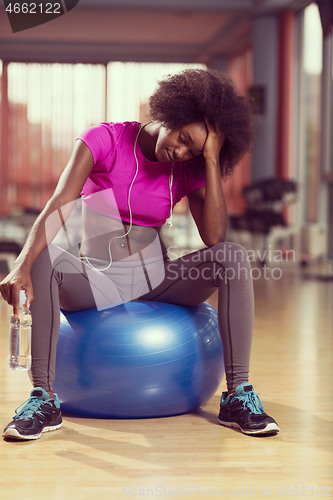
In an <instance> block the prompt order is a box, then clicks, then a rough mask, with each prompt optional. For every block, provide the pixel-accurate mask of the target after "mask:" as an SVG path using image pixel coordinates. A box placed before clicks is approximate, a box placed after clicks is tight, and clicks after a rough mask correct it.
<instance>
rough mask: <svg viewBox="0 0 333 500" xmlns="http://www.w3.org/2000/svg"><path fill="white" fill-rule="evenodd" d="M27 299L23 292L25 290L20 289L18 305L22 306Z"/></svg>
mask: <svg viewBox="0 0 333 500" xmlns="http://www.w3.org/2000/svg"><path fill="white" fill-rule="evenodd" d="M26 300H27V296H26V294H25V290H20V306H24V304H25V302H26Z"/></svg>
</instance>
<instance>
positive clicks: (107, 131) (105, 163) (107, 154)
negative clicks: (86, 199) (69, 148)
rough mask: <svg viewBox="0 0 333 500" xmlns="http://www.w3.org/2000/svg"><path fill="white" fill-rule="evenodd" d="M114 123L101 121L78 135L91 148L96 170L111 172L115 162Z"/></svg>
mask: <svg viewBox="0 0 333 500" xmlns="http://www.w3.org/2000/svg"><path fill="white" fill-rule="evenodd" d="M110 125H112V124H107V123H104V122H103V123H99V124H98V125H93V126H91V127H88V128H86V129H85V130H84V131H83V132H82V133H81V134H80V135H79V136H78V137H77V139H80V140H81V141H83V142H84V143H85V144H86V146H88V148H89V149H90V152H91V154H92V156H93V159H94V171H95V172H98V171H99V172H110V170H111V167H112V165H113V162H114V156H115V147H114V143H115V141H114V138H113V134H112V127H110Z"/></svg>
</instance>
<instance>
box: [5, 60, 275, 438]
mask: <svg viewBox="0 0 333 500" xmlns="http://www.w3.org/2000/svg"><path fill="white" fill-rule="evenodd" d="M150 115H151V119H152V121H150V122H149V123H146V124H139V123H137V122H125V123H116V124H114V123H102V124H99V125H96V126H93V127H90V128H88V129H87V130H85V131H84V132H83V133H82V134H81V136H80V137H79V138H78V140H77V141H76V144H75V147H74V149H73V153H72V156H71V158H70V160H69V163H68V165H67V166H66V168H65V170H64V172H63V173H62V175H61V177H60V180H59V183H58V185H57V187H56V189H55V192H54V194H53V196H52V198H51V199H50V200H49V202H48V203H47V205H46V207H45V208H44V210H43V211H42V213H41V214H40V216H39V217H38V219H37V220H36V222H35V224H34V226H33V228H32V230H31V232H30V234H29V236H28V238H27V241H26V244H25V246H24V248H23V250H22V252H21V254H20V255H19V257H18V258H17V260H16V261H15V265H14V268H13V270H12V271H11V273H10V274H9V275H8V276H7V277H6V278H5V279H4V280H3V281H2V283H1V284H0V290H1V293H2V295H3V297H4V298H5V300H6V301H7V302H8V303H9V304H11V305H13V309H14V314H17V312H18V302H19V290H20V289H24V290H25V291H26V295H27V303H28V305H30V304H31V306H30V309H31V314H32V324H33V330H32V368H31V377H32V381H33V385H34V389H33V390H32V391H31V394H30V397H29V399H28V400H27V403H26V404H25V406H23V408H21V410H20V411H19V412H18V413H16V415H15V416H14V418H13V420H12V421H11V422H10V423H9V424H8V425H7V426H6V428H5V430H4V433H3V436H4V437H5V438H11V439H21V440H26V439H37V438H39V437H40V435H41V433H42V432H46V431H49V430H55V429H58V428H60V427H61V425H62V419H61V412H60V404H59V399H58V396H57V395H56V394H54V392H53V380H54V371H55V353H56V344H57V338H58V333H59V310H60V307H61V308H63V309H65V310H68V311H77V310H82V309H87V308H92V307H100V308H102V307H112V306H113V305H115V304H117V303H121V302H124V301H126V300H156V301H161V302H170V303H174V304H180V305H198V304H200V303H201V302H203V301H204V300H206V299H207V298H208V297H209V296H210V295H211V294H212V293H213V292H214V291H215V290H216V288H217V289H218V317H219V328H220V333H221V337H222V342H223V347H224V361H225V368H226V382H227V391H225V392H223V393H222V396H221V405H220V413H219V417H218V421H219V423H221V424H222V425H225V426H228V427H236V428H238V429H240V430H241V431H242V432H243V433H246V434H261V435H268V434H272V433H277V432H278V431H279V428H278V426H277V424H276V422H275V420H274V419H273V418H271V417H269V416H268V415H267V414H266V413H265V412H264V408H263V406H262V403H261V401H260V399H259V397H258V396H257V394H256V393H255V392H254V390H253V387H252V385H251V384H250V383H249V382H248V376H249V375H248V373H249V359H250V348H251V340H252V326H253V289H252V282H251V274H250V264H249V262H248V259H247V254H246V251H245V249H243V248H242V247H241V246H239V245H236V244H233V243H227V242H225V241H224V240H225V235H226V229H227V211H226V206H225V201H224V196H223V190H222V185H221V176H222V177H226V176H227V175H228V174H230V173H231V172H232V170H233V168H234V167H235V165H236V164H237V163H238V161H239V160H240V158H241V157H242V156H243V155H244V154H245V153H246V152H247V151H248V150H249V147H250V143H251V113H250V110H249V105H248V102H247V100H246V98H245V97H242V96H240V95H238V94H237V92H236V90H235V88H234V85H233V83H232V81H231V80H230V79H229V77H227V76H226V75H225V74H223V73H220V72H218V71H217V70H186V71H183V72H182V73H180V74H178V75H174V76H170V77H168V78H167V79H166V80H164V81H162V82H160V84H159V87H158V89H157V90H156V92H155V93H154V94H153V96H152V97H151V98H150ZM105 193H107V196H105ZM80 194H81V200H82V217H83V236H82V241H81V245H79V252H76V253H75V251H73V249H71V250H70V249H68V248H67V249H65V250H62V251H60V252H59V253H58V254H57V252H55V253H54V249H59V247H58V246H57V245H56V244H54V245H53V246H52V245H49V243H50V242H51V240H52V238H53V236H54V234H56V233H57V232H59V230H60V229H62V230H63V229H64V228H65V227H66V222H65V220H66V218H67V217H68V214H69V212H70V210H71V208H72V204H73V201H74V200H77V199H78V198H79V195H80ZM184 196H188V201H189V207H190V211H191V213H192V216H193V218H194V220H195V223H196V225H197V227H198V230H199V233H200V235H201V238H202V240H203V242H204V244H205V245H206V246H207V247H208V248H204V249H201V250H199V251H197V252H193V253H191V254H189V255H186V256H184V257H181V258H179V259H176V260H169V259H168V256H167V254H166V249H165V247H164V245H163V243H162V242H161V241H160V237H159V231H160V228H161V226H162V225H163V224H164V222H165V221H166V219H167V218H168V216H169V215H171V214H172V209H173V206H174V205H175V203H177V202H178V201H179V200H180V199H181V198H182V197H184ZM110 200H111V201H112V202H110ZM50 221H51V222H52V223H50ZM67 222H68V221H67ZM50 233H51V236H50ZM66 235H67V238H68V231H67V232H66ZM156 241H158V242H160V243H161V245H162V258H161V260H160V261H158V257H159V255H158V254H159V251H160V250H161V247H160V246H158V249H159V250H158V249H157V246H156ZM68 246H70V245H68ZM74 247H75V245H74ZM76 247H77V245H76ZM51 248H52V249H53V251H52V252H51ZM147 249H148V250H147ZM67 250H69V251H67ZM144 252H146V256H145V257H144V258H142V255H143V254H144ZM138 256H139V257H138ZM161 261H162V262H163V266H162V268H163V271H164V272H163V276H160V275H158V269H161V266H160V265H158V266H156V265H155V264H156V262H159V263H160V262H161ZM154 263H155V264H154ZM146 264H147V266H148V267H146ZM142 267H145V271H147V269H148V271H147V272H145V273H141V277H142V278H140V279H139V280H137V279H135V280H132V282H130V281H131V280H130V279H128V276H130V275H132V271H133V268H134V269H142ZM128 269H131V271H130V272H129V271H128ZM193 269H195V270H196V271H197V272H196V273H193V272H192V271H193ZM193 276H195V277H194V278H193ZM193 279H195V283H193ZM100 280H101V281H100ZM103 280H104V281H103ZM133 282H135V283H136V284H137V283H139V285H137V286H136V287H134V288H133ZM194 285H195V286H194Z"/></svg>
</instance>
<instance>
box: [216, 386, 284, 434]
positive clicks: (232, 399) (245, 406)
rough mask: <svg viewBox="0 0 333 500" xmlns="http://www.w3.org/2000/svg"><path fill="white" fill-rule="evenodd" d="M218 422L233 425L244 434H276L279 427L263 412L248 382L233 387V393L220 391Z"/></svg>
mask: <svg viewBox="0 0 333 500" xmlns="http://www.w3.org/2000/svg"><path fill="white" fill-rule="evenodd" d="M218 420H219V423H220V424H221V425H225V426H227V427H234V428H236V429H239V430H241V431H242V432H243V433H244V434H251V435H259V434H261V435H264V434H277V433H278V432H279V430H280V429H279V427H278V425H277V423H276V422H275V420H274V419H273V418H272V417H269V416H268V415H267V414H266V413H265V409H264V407H263V404H262V402H261V400H260V398H259V396H258V394H256V393H255V392H254V390H253V387H252V385H251V384H249V383H248V382H243V383H242V384H240V385H239V386H237V387H236V389H235V394H230V396H228V393H227V392H223V393H222V397H221V405H220V414H219V417H218Z"/></svg>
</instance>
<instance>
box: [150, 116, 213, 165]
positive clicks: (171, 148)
mask: <svg viewBox="0 0 333 500" xmlns="http://www.w3.org/2000/svg"><path fill="white" fill-rule="evenodd" d="M207 133H208V132H207V128H206V125H205V124H204V123H203V122H198V123H190V124H188V125H184V126H183V127H181V128H180V129H178V130H169V129H167V128H165V127H164V126H163V125H162V126H161V127H160V129H159V133H158V138H157V141H156V145H155V155H156V158H157V160H158V161H170V162H172V161H188V160H191V159H192V158H194V157H195V156H199V155H202V153H203V148H204V145H205V142H206V139H207Z"/></svg>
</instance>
